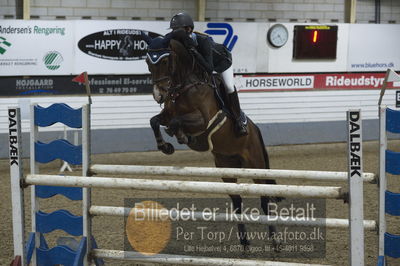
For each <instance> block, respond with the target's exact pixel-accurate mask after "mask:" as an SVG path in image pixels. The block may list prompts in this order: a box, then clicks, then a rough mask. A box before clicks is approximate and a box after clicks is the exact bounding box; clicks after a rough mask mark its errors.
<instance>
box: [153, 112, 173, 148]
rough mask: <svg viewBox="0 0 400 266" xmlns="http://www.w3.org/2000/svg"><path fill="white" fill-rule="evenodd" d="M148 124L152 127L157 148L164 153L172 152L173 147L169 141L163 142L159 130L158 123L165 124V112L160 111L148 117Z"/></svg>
mask: <svg viewBox="0 0 400 266" xmlns="http://www.w3.org/2000/svg"><path fill="white" fill-rule="evenodd" d="M150 125H151V128H152V129H153V133H154V137H155V139H156V141H157V148H158V149H159V150H160V151H162V152H163V153H165V154H172V153H174V151H175V149H174V146H172V144H171V143H168V142H165V141H164V139H163V137H162V135H161V131H160V125H166V117H165V113H163V112H161V113H159V114H158V115H156V116H153V117H152V118H151V119H150Z"/></svg>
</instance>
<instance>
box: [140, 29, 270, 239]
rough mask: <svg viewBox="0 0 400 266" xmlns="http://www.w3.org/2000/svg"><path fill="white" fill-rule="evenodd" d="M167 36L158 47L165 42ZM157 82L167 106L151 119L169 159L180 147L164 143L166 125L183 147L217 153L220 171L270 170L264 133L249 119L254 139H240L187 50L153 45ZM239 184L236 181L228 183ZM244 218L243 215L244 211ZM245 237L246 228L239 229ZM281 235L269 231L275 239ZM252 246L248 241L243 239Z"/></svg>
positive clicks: (156, 93) (237, 201) (174, 44)
mask: <svg viewBox="0 0 400 266" xmlns="http://www.w3.org/2000/svg"><path fill="white" fill-rule="evenodd" d="M161 38H162V37H158V39H157V40H155V41H156V42H159V43H162V41H163V40H162V39H161ZM153 41H154V40H153ZM146 62H147V64H148V67H149V71H150V72H151V74H152V79H153V97H154V99H155V101H157V103H159V104H164V108H163V109H162V111H161V112H160V113H159V114H158V115H156V116H154V117H153V118H151V120H150V124H151V127H152V129H153V131H154V135H155V138H156V141H157V147H158V149H159V150H161V151H162V152H163V153H165V154H172V153H173V152H174V147H173V146H172V144H170V143H167V142H165V141H164V139H163V137H162V134H161V131H160V125H162V126H165V127H167V128H166V132H167V133H168V134H169V135H170V136H176V138H177V141H178V142H179V143H180V144H186V145H187V146H188V147H189V148H191V149H193V150H196V151H208V150H209V151H211V152H212V154H213V156H214V160H215V166H216V167H230V168H260V169H268V168H269V160H268V154H267V151H266V149H265V145H264V141H263V139H262V136H261V132H260V130H259V128H258V127H257V126H256V125H255V124H254V123H253V122H252V121H251V120H250V119H247V121H248V124H247V127H248V133H249V134H248V135H247V136H242V137H237V136H236V135H235V132H234V121H233V120H232V118H231V117H230V116H229V115H227V114H226V112H224V111H223V110H222V109H221V107H220V106H221V104H219V102H218V101H217V99H216V97H215V88H213V86H212V85H211V83H210V82H208V81H207V79H208V78H209V77H207V76H205V75H206V74H204V73H205V72H204V71H203V69H201V66H200V65H198V64H197V63H196V62H195V61H194V58H193V57H192V56H191V55H190V54H189V53H188V51H187V50H186V49H185V47H184V46H183V45H182V44H181V43H180V42H178V41H175V40H171V41H170V43H169V45H168V46H167V47H163V46H162V45H161V46H159V45H157V44H155V45H150V46H149V49H148V58H147V60H146ZM222 179H223V181H224V182H232V183H236V182H237V179H236V178H222ZM254 182H255V183H256V184H276V182H275V180H257V179H256V180H254ZM230 197H231V199H232V201H233V206H234V208H236V209H239V210H241V209H240V208H241V205H242V198H241V197H240V195H230ZM274 200H276V199H273V198H271V197H268V196H263V197H261V207H262V209H263V211H264V213H265V214H268V209H267V208H268V206H267V205H268V202H270V201H274ZM238 213H240V212H238ZM238 229H239V232H244V231H245V228H244V225H243V224H239V225H238ZM272 232H275V228H274V226H269V233H270V235H271V234H272ZM241 244H242V245H248V244H249V243H248V241H247V239H241Z"/></svg>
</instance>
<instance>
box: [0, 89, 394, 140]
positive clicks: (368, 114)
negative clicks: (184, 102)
mask: <svg viewBox="0 0 400 266" xmlns="http://www.w3.org/2000/svg"><path fill="white" fill-rule="evenodd" d="M239 97H240V100H241V103H242V108H243V109H244V111H245V112H246V114H247V115H248V116H249V117H250V118H251V119H252V120H253V121H254V122H256V123H263V124H264V123H293V122H317V121H344V120H345V112H346V111H347V110H348V109H350V108H361V109H362V113H363V119H377V118H378V111H377V108H378V107H377V102H378V99H379V91H378V90H351V91H342V90H341V91H306V92H258V93H240V94H239ZM394 101H395V91H394V90H388V91H387V92H386V95H385V97H384V100H383V104H385V105H388V106H389V107H391V108H394ZM33 102H35V103H38V104H40V105H42V106H49V105H50V104H52V103H55V102H64V103H67V104H69V105H71V106H72V107H74V108H77V107H79V106H81V105H82V104H84V103H86V102H87V98H86V97H40V98H0V133H6V132H7V129H8V121H7V107H8V106H17V105H21V107H22V110H23V111H22V117H23V118H27V117H28V116H29V114H28V113H27V111H26V110H29V109H28V108H27V105H28V104H29V103H33ZM160 111H161V108H160V106H159V105H158V104H157V103H155V102H154V100H153V98H152V96H151V95H140V96H94V97H93V105H92V128H93V129H113V128H150V125H149V119H150V118H151V117H152V116H154V115H156V114H157V113H159V112H160ZM22 128H23V131H24V132H28V131H29V121H28V120H27V119H23V126H22ZM41 130H43V131H62V130H63V126H62V125H61V124H59V123H57V124H55V125H53V126H51V127H49V128H43V129H41Z"/></svg>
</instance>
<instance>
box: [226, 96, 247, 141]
mask: <svg viewBox="0 0 400 266" xmlns="http://www.w3.org/2000/svg"><path fill="white" fill-rule="evenodd" d="M228 104H229V106H228V108H229V110H230V111H231V113H232V114H233V118H234V119H235V131H236V133H237V135H239V136H246V135H247V134H248V132H247V127H246V125H245V124H244V123H243V121H242V119H241V117H240V103H239V97H238V94H237V91H236V89H235V91H234V92H232V93H229V94H228Z"/></svg>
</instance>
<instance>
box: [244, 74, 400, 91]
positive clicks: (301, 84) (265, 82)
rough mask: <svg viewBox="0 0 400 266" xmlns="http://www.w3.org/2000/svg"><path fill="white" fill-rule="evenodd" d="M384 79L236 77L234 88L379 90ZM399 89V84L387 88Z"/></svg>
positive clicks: (356, 76) (378, 76)
mask: <svg viewBox="0 0 400 266" xmlns="http://www.w3.org/2000/svg"><path fill="white" fill-rule="evenodd" d="M384 79H385V73H351V74H345V73H344V74H337V73H328V74H284V75H274V74H268V75H267V74H265V75H237V76H236V86H237V87H238V88H240V91H242V92H244V91H248V92H251V91H302V90H357V89H380V88H381V87H382V84H383V81H384ZM399 87H400V82H389V83H388V86H387V88H388V89H391V88H399Z"/></svg>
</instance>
